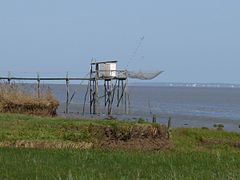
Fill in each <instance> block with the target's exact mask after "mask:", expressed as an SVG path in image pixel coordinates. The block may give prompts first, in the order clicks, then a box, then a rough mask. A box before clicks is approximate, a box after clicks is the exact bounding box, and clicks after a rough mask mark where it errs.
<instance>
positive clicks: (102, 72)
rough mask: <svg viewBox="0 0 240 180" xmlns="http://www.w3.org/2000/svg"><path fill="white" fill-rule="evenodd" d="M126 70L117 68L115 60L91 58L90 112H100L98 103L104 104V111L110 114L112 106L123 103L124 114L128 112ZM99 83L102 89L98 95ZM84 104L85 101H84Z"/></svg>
mask: <svg viewBox="0 0 240 180" xmlns="http://www.w3.org/2000/svg"><path fill="white" fill-rule="evenodd" d="M127 74H128V73H127V70H118V69H117V61H101V62H96V61H95V60H93V61H92V62H91V67H90V78H89V79H90V80H89V88H88V89H89V98H90V114H101V113H102V112H101V111H102V109H101V108H100V107H101V106H100V104H102V103H103V104H104V107H105V108H104V109H105V111H106V112H105V113H106V114H107V115H108V116H111V115H112V113H113V106H114V105H115V106H116V107H119V106H120V105H124V110H125V114H128V108H129V95H128V89H127V82H128V75H127ZM100 84H101V85H102V86H101V87H102V90H101V93H102V95H100V90H99V87H100ZM85 101H86V100H85ZM84 104H85V103H84Z"/></svg>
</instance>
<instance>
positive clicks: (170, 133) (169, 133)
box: [167, 117, 172, 139]
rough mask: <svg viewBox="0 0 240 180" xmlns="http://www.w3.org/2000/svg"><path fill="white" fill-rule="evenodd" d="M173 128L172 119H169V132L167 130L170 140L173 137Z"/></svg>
mask: <svg viewBox="0 0 240 180" xmlns="http://www.w3.org/2000/svg"><path fill="white" fill-rule="evenodd" d="M171 126H172V118H171V117H169V118H168V126H167V128H168V130H167V135H168V139H170V138H171V137H172V129H171Z"/></svg>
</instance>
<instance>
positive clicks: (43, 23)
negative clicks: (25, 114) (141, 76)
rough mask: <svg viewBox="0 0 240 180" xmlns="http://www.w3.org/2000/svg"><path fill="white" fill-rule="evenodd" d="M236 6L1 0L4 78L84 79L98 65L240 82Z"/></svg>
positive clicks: (209, 1)
mask: <svg viewBox="0 0 240 180" xmlns="http://www.w3.org/2000/svg"><path fill="white" fill-rule="evenodd" d="M239 7H240V1H239V0H231V1H227V0H201V1H196V0H181V1H179V0H169V1H163V0H130V1H129V0H121V1H113V0H101V1H99V0H88V1H83V0H41V1H36V0H21V1H19V0H8V1H3V0H2V1H0V62H1V64H0V76H3V75H6V74H7V72H8V71H11V74H13V75H17V76H35V75H36V74H37V73H40V76H64V75H65V74H66V72H69V75H70V76H81V77H84V76H85V75H86V74H87V72H88V70H89V63H90V61H91V59H92V58H95V59H96V60H98V61H102V60H117V61H118V68H119V69H125V68H126V67H127V68H128V69H129V70H131V71H138V70H142V71H155V70H164V71H165V72H164V73H163V74H162V75H161V76H159V77H158V78H156V79H154V80H151V82H201V83H240V79H239V70H240V34H239V33H240V23H239V19H240V11H239ZM143 36H144V40H142V41H141V40H140V39H141V37H143ZM139 44H141V45H140V47H139V48H138V50H137V52H136V48H137V47H138V45H139ZM135 52H136V53H135Z"/></svg>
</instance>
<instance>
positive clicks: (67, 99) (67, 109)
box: [65, 73, 69, 114]
mask: <svg viewBox="0 0 240 180" xmlns="http://www.w3.org/2000/svg"><path fill="white" fill-rule="evenodd" d="M66 91H67V97H66V110H65V113H66V114H68V112H69V78H68V73H67V75H66Z"/></svg>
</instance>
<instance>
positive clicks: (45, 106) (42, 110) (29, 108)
mask: <svg viewBox="0 0 240 180" xmlns="http://www.w3.org/2000/svg"><path fill="white" fill-rule="evenodd" d="M58 106H59V102H58V101H57V100H56V99H55V98H54V97H53V95H52V93H51V92H50V91H45V92H41V96H40V97H37V96H36V95H35V94H33V93H30V92H27V91H24V90H23V89H21V88H20V87H19V85H17V84H11V85H8V84H0V112H1V113H20V114H32V115H41V116H55V115H56V110H57V108H58Z"/></svg>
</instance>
